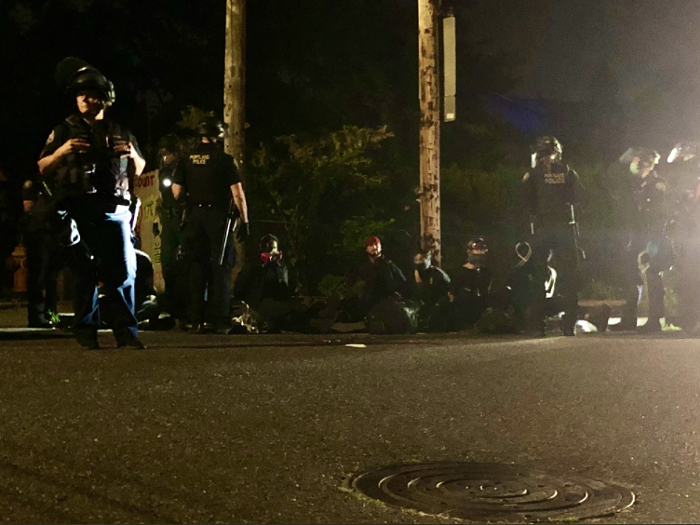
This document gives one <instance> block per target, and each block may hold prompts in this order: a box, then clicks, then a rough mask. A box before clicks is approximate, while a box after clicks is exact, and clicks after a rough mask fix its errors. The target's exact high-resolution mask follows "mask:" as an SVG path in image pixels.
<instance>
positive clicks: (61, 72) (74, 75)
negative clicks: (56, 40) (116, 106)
mask: <svg viewBox="0 0 700 525" xmlns="http://www.w3.org/2000/svg"><path fill="white" fill-rule="evenodd" d="M55 78H56V83H57V84H58V86H59V88H60V89H61V90H62V91H63V92H64V93H67V94H71V95H73V96H75V95H77V94H78V93H80V92H82V91H94V92H95V93H97V94H98V95H99V96H100V99H101V100H103V101H104V103H105V107H107V106H110V105H112V104H113V103H114V101H115V99H116V95H115V92H114V84H112V82H110V81H109V80H108V79H107V77H105V76H104V75H103V74H102V73H101V72H100V71H99V70H98V69H97V68H95V67H93V66H91V65H90V64H88V63H87V62H85V61H84V60H83V59H81V58H77V57H66V58H64V59H63V60H61V61H60V62H59V63H58V65H57V66H56V74H55Z"/></svg>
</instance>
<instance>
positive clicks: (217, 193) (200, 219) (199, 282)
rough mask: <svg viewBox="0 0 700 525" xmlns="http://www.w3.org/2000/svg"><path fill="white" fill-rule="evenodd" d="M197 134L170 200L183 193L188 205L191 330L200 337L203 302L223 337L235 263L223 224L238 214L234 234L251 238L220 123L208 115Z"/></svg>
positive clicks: (241, 238) (175, 177)
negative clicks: (238, 221) (231, 215)
mask: <svg viewBox="0 0 700 525" xmlns="http://www.w3.org/2000/svg"><path fill="white" fill-rule="evenodd" d="M198 132H199V135H200V138H201V140H200V143H199V144H198V145H197V146H196V147H195V148H193V149H192V151H190V152H189V153H187V154H185V155H183V158H181V159H180V162H179V163H178V165H177V168H176V170H175V173H174V175H173V184H172V190H173V195H174V196H175V198H176V199H179V198H181V197H182V196H184V195H185V194H186V195H187V201H188V202H187V206H188V216H187V223H186V225H185V230H184V233H183V249H184V252H185V259H186V261H187V264H188V269H189V281H190V283H189V284H190V286H189V287H190V298H191V299H190V305H189V321H190V323H191V325H192V327H191V328H190V331H191V332H192V333H205V331H206V330H205V328H204V321H205V306H207V303H208V309H209V313H210V316H211V317H210V319H211V320H212V321H213V322H214V325H215V329H216V331H217V332H221V333H224V332H227V331H228V330H229V329H230V326H231V316H230V312H229V308H230V298H231V290H230V282H231V269H232V268H233V266H234V264H235V259H236V252H235V249H234V246H233V242H232V241H233V239H232V238H231V236H230V235H228V232H227V231H226V229H227V223H228V218H229V215H230V214H238V215H239V219H240V226H239V228H238V230H237V232H236V235H237V238H238V239H239V241H241V242H243V241H245V240H246V239H247V238H248V235H249V234H250V225H249V222H248V205H247V203H246V198H245V192H244V191H243V185H242V183H241V179H240V176H239V174H238V170H237V168H236V165H235V164H234V160H233V157H231V156H230V155H228V154H226V153H225V152H224V150H223V147H222V145H221V144H220V142H221V140H222V139H223V137H224V127H223V124H222V123H221V122H220V121H219V120H217V119H215V118H213V117H208V118H205V119H203V120H202V122H200V124H199V126H198ZM232 203H233V204H234V206H232ZM224 240H225V241H226V244H225V245H223V244H224ZM222 250H223V259H221V260H220V257H221V254H222ZM205 294H206V297H207V299H206V300H205Z"/></svg>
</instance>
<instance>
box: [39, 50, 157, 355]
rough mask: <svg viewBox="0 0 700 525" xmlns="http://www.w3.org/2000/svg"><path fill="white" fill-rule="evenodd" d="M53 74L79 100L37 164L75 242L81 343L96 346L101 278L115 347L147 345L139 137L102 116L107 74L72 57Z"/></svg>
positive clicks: (68, 238) (69, 241) (68, 241)
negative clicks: (142, 325) (134, 235)
mask: <svg viewBox="0 0 700 525" xmlns="http://www.w3.org/2000/svg"><path fill="white" fill-rule="evenodd" d="M56 77H57V80H58V81H59V84H60V85H61V87H63V88H64V90H65V91H66V93H68V94H69V95H71V96H72V97H74V98H75V101H76V105H77V111H76V112H75V113H74V114H72V115H71V116H70V117H68V118H67V119H66V120H65V121H63V122H61V123H60V124H59V125H58V126H56V127H55V128H54V129H53V131H52V132H51V135H50V136H49V138H48V140H47V141H46V145H45V146H44V149H43V151H42V152H41V155H40V159H39V162H38V165H39V170H40V172H41V174H42V176H43V177H45V178H46V179H49V180H51V181H52V182H53V186H54V187H55V188H56V190H55V195H54V197H53V198H54V199H55V203H56V208H57V210H58V212H57V214H56V216H57V217H59V218H61V219H62V223H63V224H64V225H68V227H66V228H64V232H66V233H65V238H64V239H63V243H64V245H65V246H69V247H70V248H71V250H70V251H71V255H70V257H69V264H70V265H71V266H72V267H73V270H74V271H75V273H76V280H77V289H76V297H75V304H74V308H75V315H76V319H75V325H74V327H73V329H74V333H75V335H76V337H77V339H78V341H79V343H80V344H81V345H82V346H84V347H86V348H90V349H96V348H99V345H98V342H97V329H98V327H99V325H100V307H99V301H98V291H97V285H98V282H102V283H103V284H104V290H105V293H106V295H107V298H108V301H109V304H110V305H111V308H112V309H113V317H112V329H113V332H114V336H115V339H116V342H117V346H119V347H123V346H128V347H132V348H145V347H144V345H143V343H141V341H140V340H139V338H138V321H137V320H136V317H135V313H134V279H135V276H136V256H135V253H134V247H133V244H132V241H131V225H130V220H131V212H130V211H129V203H130V195H129V191H128V187H129V182H128V176H129V173H130V172H131V173H133V174H134V175H140V174H141V173H142V172H143V169H144V167H145V164H146V161H145V160H144V157H143V155H142V154H141V152H140V150H139V148H138V144H137V142H136V139H135V138H134V136H133V135H132V134H131V133H130V132H129V131H128V130H127V129H126V128H124V127H123V126H121V125H120V124H118V123H117V122H114V121H113V120H111V119H110V118H108V117H107V116H106V115H105V110H106V109H107V108H108V107H109V106H110V105H111V104H112V103H113V102H114V87H113V86H112V83H111V82H109V81H108V80H107V79H106V78H105V76H104V75H103V74H102V73H100V72H99V71H98V70H97V69H95V68H94V67H92V66H90V65H89V64H87V63H86V62H84V61H82V60H80V59H77V58H74V57H69V58H66V59H64V60H63V61H62V62H61V63H59V65H58V66H57V75H56ZM76 226H77V229H76Z"/></svg>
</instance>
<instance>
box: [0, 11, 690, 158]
mask: <svg viewBox="0 0 700 525" xmlns="http://www.w3.org/2000/svg"><path fill="white" fill-rule="evenodd" d="M359 3H360V2H359V0H358V3H357V4H355V3H347V4H345V3H343V4H334V8H333V9H329V7H328V6H329V5H330V4H331V3H330V2H328V1H327V0H305V1H304V2H302V3H299V4H295V6H293V7H290V5H289V3H287V2H281V1H279V0H249V2H248V11H249V17H248V44H247V45H248V58H249V62H248V94H247V96H248V115H249V119H250V121H251V128H250V134H251V137H252V140H255V141H257V140H263V139H265V138H266V137H270V136H275V135H279V134H284V133H293V132H296V131H308V130H313V129H321V128H323V129H334V128H335V129H337V128H338V127H339V126H340V125H342V124H344V123H351V124H358V125H377V124H380V123H382V122H386V123H388V124H389V125H390V126H392V127H393V128H394V129H399V128H403V129H407V128H406V123H407V122H409V121H411V119H413V120H415V112H416V111H417V107H418V104H417V100H416V97H417V85H416V83H417V78H416V77H417V65H416V63H415V62H416V59H417V57H416V55H415V54H416V48H417V43H416V37H415V29H414V25H415V17H416V14H415V13H416V10H417V5H416V4H417V2H416V1H415V0H383V1H381V2H380V1H377V2H374V3H365V4H363V6H362V7H361V6H359ZM443 3H444V5H445V6H447V7H449V6H452V7H454V9H455V11H456V13H457V16H458V26H457V29H458V33H461V37H460V43H461V47H460V48H459V49H458V68H460V70H461V71H460V78H461V81H460V82H461V83H460V84H459V85H458V90H459V92H460V93H458V104H459V107H460V108H461V110H462V111H461V113H458V121H461V122H460V123H458V124H456V126H460V125H462V124H464V123H469V122H468V121H469V118H470V117H471V116H472V115H473V113H474V111H475V110H478V109H479V108H480V107H483V108H487V107H489V102H487V99H486V98H484V97H482V92H485V93H487V94H488V96H496V97H503V98H502V99H501V102H500V103H501V104H512V105H513V108H515V109H513V108H509V109H508V111H511V110H512V111H516V112H517V111H520V112H521V113H522V112H523V111H524V112H525V113H527V112H528V111H531V109H532V108H535V113H537V112H538V111H540V109H539V107H540V105H541V106H542V107H543V108H544V109H542V110H541V111H542V114H543V115H545V116H546V119H545V120H546V121H547V122H546V124H541V123H539V121H538V122H535V123H530V124H529V125H528V126H526V127H524V128H523V127H522V126H521V128H520V129H519V130H520V131H521V132H523V133H524V135H525V136H524V137H523V141H528V140H531V137H529V136H527V135H528V134H534V133H545V132H546V133H554V134H558V135H559V134H560V135H562V136H563V137H564V139H565V140H567V141H574V142H590V143H591V144H592V145H593V146H594V147H596V148H604V146H605V144H610V150H611V151H613V150H615V149H619V148H622V147H623V146H625V145H629V144H632V143H634V144H647V145H649V146H652V147H657V148H659V149H664V148H666V147H669V146H670V145H671V144H673V143H674V142H676V141H679V140H692V139H697V138H698V137H700V108H699V107H698V104H697V100H699V99H700V82H699V80H700V31H698V28H700V2H698V1H695V0H670V1H664V2H659V1H658V0H614V1H612V0H526V1H525V0H523V1H517V0H452V1H451V2H450V1H449V0H444V2H443ZM209 4H210V5H208V8H207V9H202V8H200V7H194V6H193V4H192V3H191V2H183V1H178V0H171V1H167V2H166V1H163V0H151V1H149V2H146V3H138V2H135V1H133V0H108V1H107V0H104V1H102V0H101V1H99V2H96V1H95V0H51V1H49V2H43V3H41V5H39V4H37V3H35V2H30V1H28V0H3V2H2V4H1V5H0V17H2V18H4V21H0V29H2V33H3V38H4V39H5V40H3V46H2V50H0V60H1V61H2V63H1V64H0V67H2V69H3V71H13V75H12V80H14V83H13V82H5V83H4V85H3V86H0V91H1V93H0V96H1V97H2V99H3V100H4V101H5V104H4V106H5V109H4V111H3V112H2V115H0V119H3V122H2V124H3V125H2V130H3V137H2V138H3V140H2V142H4V143H8V142H12V137H13V136H14V135H16V132H15V131H8V130H10V129H11V128H12V126H14V125H15V124H12V123H13V122H17V120H18V119H21V120H24V121H25V127H26V129H25V130H23V133H25V135H26V136H24V137H22V141H23V142H25V143H27V144H28V143H29V142H31V144H32V145H31V146H30V145H26V146H25V147H26V149H27V151H29V149H31V148H33V149H32V151H34V150H37V148H39V147H40V141H41V140H43V139H42V137H45V136H46V134H47V133H48V130H49V129H50V127H51V126H52V125H53V124H52V123H53V122H54V121H55V120H56V119H57V118H58V115H59V114H62V112H64V111H65V107H64V108H63V109H61V108H60V107H59V106H58V105H57V101H58V98H59V97H58V96H57V94H56V93H55V86H54V85H52V84H51V77H52V73H53V71H52V68H53V67H54V66H55V64H56V63H57V62H58V60H60V59H61V58H62V57H63V56H66V55H69V54H77V55H79V56H82V57H83V58H86V59H87V60H89V61H91V62H92V63H94V64H95V65H96V66H97V67H98V68H102V69H104V70H105V72H106V73H107V74H108V76H110V77H112V79H113V80H114V81H115V84H116V87H117V93H118V103H117V105H116V106H115V111H117V112H119V113H120V114H121V118H122V119H124V120H126V121H127V123H129V124H130V125H131V126H132V127H133V128H134V129H135V131H136V132H137V133H138V134H139V136H142V137H143V136H145V138H144V139H142V140H144V141H148V142H151V143H155V142H156V141H157V138H158V136H161V135H162V134H164V132H165V131H166V130H167V127H168V126H172V125H173V123H174V119H175V118H176V116H177V115H178V114H179V111H180V110H181V109H182V108H184V107H185V106H186V105H188V104H194V105H197V106H200V107H205V109H214V110H217V111H219V112H220V109H221V97H220V95H219V93H220V90H221V87H222V77H223V67H222V66H223V64H222V63H221V62H222V60H223V49H222V46H223V25H222V24H223V16H224V5H225V2H224V1H223V0H216V1H212V2H210V3H209ZM114 13H117V15H116V16H114ZM119 13H122V15H123V16H122V15H119ZM120 16H121V17H120ZM392 26H394V27H392ZM332 39H337V40H338V41H342V43H337V42H331V40H332ZM383 39H385V41H383ZM164 41H170V42H171V44H172V45H171V44H167V45H164V44H158V42H164ZM92 44H94V45H92ZM178 46H181V47H178ZM475 52H479V53H486V54H492V55H496V54H498V53H501V54H503V56H504V57H505V58H506V63H507V66H504V67H503V71H501V70H500V68H501V66H500V65H499V62H498V61H496V62H494V65H493V66H491V70H490V71H489V70H488V67H487V68H486V69H482V70H478V71H472V70H471V69H470V67H471V66H470V64H471V62H469V60H467V58H466V57H467V56H468V55H470V54H473V53H475ZM3 55H4V56H3ZM18 68H21V69H23V70H24V71H23V72H22V73H21V74H14V72H16V71H17V70H18ZM187 72H190V73H191V75H190V76H189V77H188V76H187V75H186V73H187ZM501 73H502V76H503V77H504V78H505V77H509V76H517V77H519V78H518V80H517V81H516V82H512V83H509V82H501V81H500V80H499V75H500V74H501ZM491 74H493V76H494V79H492V80H489V81H488V82H483V79H482V78H479V81H475V77H483V76H487V75H488V76H491ZM360 75H363V76H364V80H363V81H364V82H365V84H364V85H362V86H360V87H358V88H357V89H355V86H354V85H353V84H354V82H355V81H356V79H358V77H359V76H360ZM472 84H474V85H477V84H478V86H477V87H476V88H475V91H478V93H477V95H478V96H477V95H475V93H472ZM385 88H386V89H385ZM479 90H481V91H479ZM460 95H461V97H462V100H461V101H460V100H459V97H460ZM301 98H304V100H301ZM504 100H506V101H507V102H503V101H504ZM523 100H524V102H523ZM9 101H12V103H11V104H9V103H8V102H9ZM532 101H535V102H534V103H533V102H532ZM159 104H160V105H159ZM370 105H372V107H369V106H370ZM364 106H367V107H364ZM161 107H162V108H163V111H160V108H161ZM523 107H524V108H525V109H524V110H523ZM18 108H22V109H21V110H20V109H18ZM154 108H155V109H154ZM397 108H399V109H400V110H401V111H403V112H404V113H405V115H403V116H401V117H399V116H397V115H398V112H397ZM552 108H554V109H552ZM521 110H522V111H521ZM154 111H160V113H158V114H157V115H155V116H154ZM410 112H413V114H409V113H410ZM533 114H534V113H533ZM501 116H502V115H501ZM506 118H507V119H508V118H509V116H508V115H506ZM518 118H519V117H515V118H512V119H511V120H513V121H515V120H517V119H518ZM516 127H517V126H516ZM523 130H525V131H523ZM406 133H407V134H408V135H410V134H411V133H412V132H409V131H406ZM409 144H410V141H407V142H406V147H407V148H408V147H409V146H408V145H409ZM13 147H14V146H12V147H10V149H13ZM409 149H410V148H409ZM5 156H7V154H5ZM4 162H5V163H7V161H6V160H5V161H4ZM24 165H26V163H25V164H24Z"/></svg>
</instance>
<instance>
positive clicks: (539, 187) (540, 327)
mask: <svg viewBox="0 0 700 525" xmlns="http://www.w3.org/2000/svg"><path fill="white" fill-rule="evenodd" d="M531 167H532V169H531V170H530V171H529V172H527V173H526V174H525V176H524V177H523V183H522V190H523V193H524V198H525V205H526V207H527V211H528V213H529V215H530V233H531V235H532V265H533V266H532V268H533V269H532V273H533V278H534V283H535V295H536V296H535V297H534V298H533V302H532V305H531V307H530V311H529V315H528V318H529V319H528V321H527V322H528V325H529V331H532V332H534V333H536V334H537V335H544V329H545V324H544V321H545V316H546V290H545V282H546V280H547V278H548V276H549V271H548V267H547V261H548V259H550V255H553V258H554V264H553V266H555V269H556V270H557V272H558V286H559V290H560V292H561V295H562V297H563V307H564V318H563V322H562V332H563V334H564V335H567V336H573V335H574V327H575V325H576V315H577V308H578V296H577V294H578V285H577V275H576V269H577V260H578V257H579V251H578V248H577V245H576V240H577V239H576V237H577V233H578V231H577V224H576V221H575V215H574V208H575V206H576V205H577V204H578V203H579V193H580V183H579V178H578V175H577V174H576V172H575V171H574V170H572V169H571V168H569V166H567V165H566V164H565V163H563V162H562V146H561V143H560V142H559V141H558V140H557V139H556V138H555V137H551V136H549V137H540V138H538V139H537V141H536V142H535V144H534V145H533V146H532V162H531Z"/></svg>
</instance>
